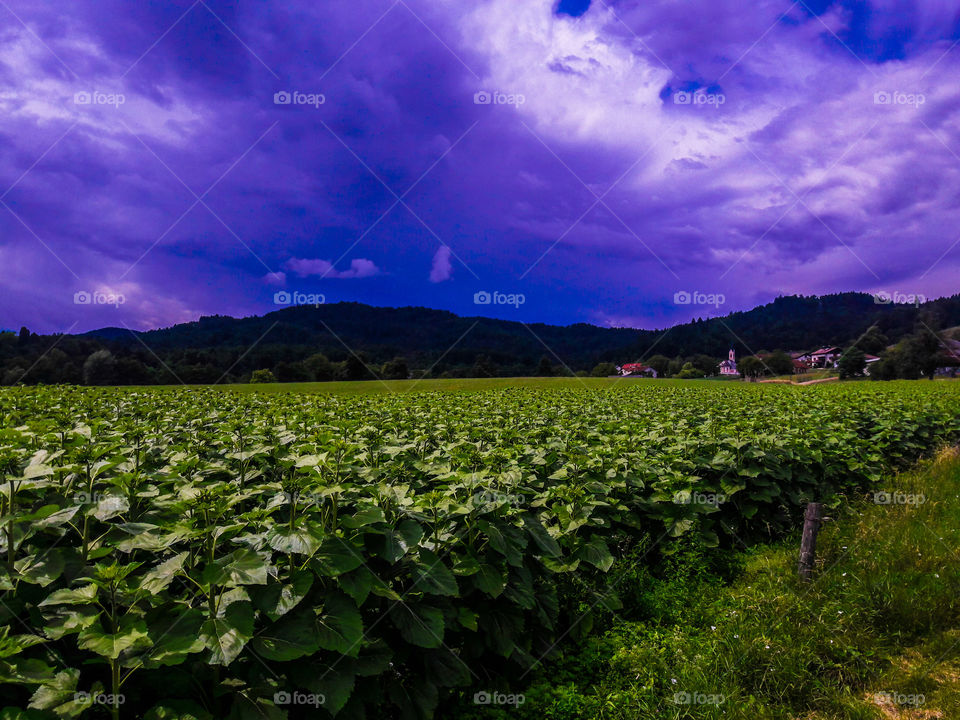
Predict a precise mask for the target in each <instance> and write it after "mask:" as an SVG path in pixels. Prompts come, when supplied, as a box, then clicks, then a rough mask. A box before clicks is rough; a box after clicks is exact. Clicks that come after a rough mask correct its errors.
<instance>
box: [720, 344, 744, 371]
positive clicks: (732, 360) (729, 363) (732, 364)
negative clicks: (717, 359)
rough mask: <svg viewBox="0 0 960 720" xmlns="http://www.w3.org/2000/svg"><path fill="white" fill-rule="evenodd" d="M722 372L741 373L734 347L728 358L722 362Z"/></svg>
mask: <svg viewBox="0 0 960 720" xmlns="http://www.w3.org/2000/svg"><path fill="white" fill-rule="evenodd" d="M720 374H721V375H739V374H740V371H739V370H737V355H736V353H735V352H734V351H733V348H730V354H729V355H728V356H727V359H726V360H724V361H723V362H722V363H720Z"/></svg>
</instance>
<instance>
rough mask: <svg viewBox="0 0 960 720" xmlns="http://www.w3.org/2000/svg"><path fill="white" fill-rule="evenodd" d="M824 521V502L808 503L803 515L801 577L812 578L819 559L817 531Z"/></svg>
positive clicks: (807, 579)
mask: <svg viewBox="0 0 960 720" xmlns="http://www.w3.org/2000/svg"><path fill="white" fill-rule="evenodd" d="M822 522H823V503H808V504H807V511H806V513H804V516H803V539H802V540H801V541H800V579H801V580H803V581H804V582H807V581H809V580H810V576H811V574H813V565H814V563H815V562H816V559H817V533H818V532H820V523H822Z"/></svg>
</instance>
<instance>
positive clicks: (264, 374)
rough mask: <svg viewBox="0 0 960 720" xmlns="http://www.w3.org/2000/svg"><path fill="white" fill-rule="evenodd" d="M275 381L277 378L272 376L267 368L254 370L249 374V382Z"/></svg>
mask: <svg viewBox="0 0 960 720" xmlns="http://www.w3.org/2000/svg"><path fill="white" fill-rule="evenodd" d="M276 381H277V379H276V378H275V377H274V376H273V373H272V372H270V371H269V370H267V369H262V370H254V371H253V372H252V373H251V374H250V382H252V383H272V382H276Z"/></svg>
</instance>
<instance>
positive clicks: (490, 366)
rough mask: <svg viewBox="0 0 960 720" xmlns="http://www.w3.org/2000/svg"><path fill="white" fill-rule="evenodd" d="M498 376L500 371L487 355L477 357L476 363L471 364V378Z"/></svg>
mask: <svg viewBox="0 0 960 720" xmlns="http://www.w3.org/2000/svg"><path fill="white" fill-rule="evenodd" d="M499 374H500V369H499V368H498V367H497V365H496V363H494V362H493V360H491V359H490V357H489V356H488V355H477V360H476V362H474V363H473V370H472V371H471V373H470V375H471V377H479V378H484V377H496V376H497V375H499Z"/></svg>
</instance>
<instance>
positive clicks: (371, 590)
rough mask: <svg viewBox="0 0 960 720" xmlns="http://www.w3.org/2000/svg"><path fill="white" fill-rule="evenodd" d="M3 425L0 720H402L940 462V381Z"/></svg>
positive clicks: (425, 714)
mask: <svg viewBox="0 0 960 720" xmlns="http://www.w3.org/2000/svg"><path fill="white" fill-rule="evenodd" d="M0 415H2V417H3V421H4V422H3V428H2V430H0V433H2V434H0V483H2V495H0V499H2V514H0V553H2V566H3V569H2V570H0V707H3V708H5V709H4V710H3V712H2V713H0V717H2V718H4V719H5V720H6V719H10V720H14V719H20V718H72V717H113V718H147V719H148V720H161V719H164V720H175V719H179V720H187V719H188V718H196V719H197V720H204V719H207V718H218V719H219V718H227V717H229V718H287V717H289V718H299V717H320V718H322V717H332V716H336V717H338V718H362V717H371V718H374V717H376V718H394V717H395V718H411V719H416V718H430V717H434V716H436V717H444V716H445V715H444V709H445V708H450V707H454V706H456V705H457V704H458V703H462V702H463V701H464V698H470V697H473V696H474V694H475V693H477V692H478V691H480V693H481V694H480V696H479V697H480V700H479V702H490V701H491V700H490V693H493V694H494V697H495V698H503V699H505V701H506V702H509V698H510V697H511V696H512V694H513V693H517V692H522V682H521V681H520V679H521V678H522V677H523V676H524V675H525V674H526V673H527V672H528V670H530V669H531V668H534V667H536V666H537V665H538V664H539V663H540V661H541V660H543V659H544V658H546V657H549V656H551V655H552V654H555V653H557V652H558V651H561V650H563V649H564V647H565V644H567V643H570V642H572V641H573V640H574V638H576V637H579V636H580V635H581V634H582V633H583V632H585V631H587V630H589V627H590V624H591V617H592V615H593V614H594V613H599V612H601V611H603V610H604V609H614V610H616V609H617V607H618V605H619V602H620V601H619V599H618V592H617V591H618V588H617V584H618V579H619V578H620V577H621V576H622V574H623V572H624V571H626V570H628V569H629V568H626V567H624V565H625V563H624V562H623V561H622V559H623V558H627V557H629V558H631V562H635V561H636V559H637V558H638V556H639V558H640V561H641V562H642V558H643V555H642V554H641V553H638V552H637V549H638V548H644V547H655V546H660V545H663V544H669V543H671V542H674V541H675V540H674V539H675V538H678V537H680V536H686V537H694V538H696V539H697V542H698V543H702V544H704V545H707V546H712V545H722V546H729V545H730V544H732V543H734V542H746V543H749V542H752V541H754V540H756V539H763V538H768V537H772V536H774V535H776V534H777V533H779V532H781V531H783V530H786V529H789V528H792V527H795V525H796V523H797V521H798V518H799V517H801V515H802V509H803V505H804V504H805V503H806V502H808V501H810V500H826V501H828V502H835V501H836V500H837V499H838V498H840V497H843V496H845V495H853V494H862V493H864V492H867V491H869V490H870V487H871V485H872V484H874V483H876V482H878V481H879V479H880V477H881V474H882V473H883V472H884V470H886V469H888V468H890V467H904V466H907V465H909V464H911V463H912V462H913V461H915V460H916V459H917V458H918V457H920V456H922V455H923V454H925V453H928V452H930V451H932V450H933V449H935V448H937V447H938V446H940V445H942V444H944V443H946V442H956V441H957V440H958V439H960V385H958V384H956V383H946V382H938V383H933V382H915V383H885V384H879V383H871V384H867V383H856V384H837V385H824V386H818V387H810V388H792V387H786V386H772V385H769V386H757V385H743V384H719V383H718V384H701V385H681V384H670V383H663V384H658V383H650V384H634V385H616V386H613V387H611V388H609V389H586V388H579V389H550V390H542V389H522V388H515V389H505V390H491V391H485V392H475V393H455V392H450V393H419V394H407V395H399V394H383V395H369V396H343V397H338V396H335V395H319V394H318V395H297V394H271V395H261V394H257V393H250V394H238V393H230V392H225V391H221V390H214V389H208V390H188V389H180V390H149V391H137V390H114V389H89V388H88V389H79V388H77V389H69V388H16V389H5V390H3V391H2V392H0ZM497 702H499V700H497Z"/></svg>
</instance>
